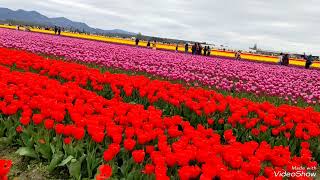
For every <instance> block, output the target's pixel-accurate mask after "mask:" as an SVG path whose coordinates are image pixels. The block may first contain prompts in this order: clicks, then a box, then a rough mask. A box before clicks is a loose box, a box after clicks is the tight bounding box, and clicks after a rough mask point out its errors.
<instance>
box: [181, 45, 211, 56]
mask: <svg viewBox="0 0 320 180" xmlns="http://www.w3.org/2000/svg"><path fill="white" fill-rule="evenodd" d="M202 51H203V55H204V56H210V53H211V48H210V46H205V47H204V48H203V47H202V46H201V44H200V43H194V44H193V45H192V46H191V53H192V54H194V55H202ZM185 52H186V53H188V52H189V45H188V43H187V44H186V45H185Z"/></svg>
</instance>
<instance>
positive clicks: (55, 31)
mask: <svg viewBox="0 0 320 180" xmlns="http://www.w3.org/2000/svg"><path fill="white" fill-rule="evenodd" d="M57 32H58V28H57V26H54V34H57Z"/></svg>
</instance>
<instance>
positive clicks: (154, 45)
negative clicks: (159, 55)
mask: <svg viewBox="0 0 320 180" xmlns="http://www.w3.org/2000/svg"><path fill="white" fill-rule="evenodd" d="M156 43H157V41H156V40H155V41H154V42H153V45H152V48H153V49H154V50H156V49H157V45H156Z"/></svg>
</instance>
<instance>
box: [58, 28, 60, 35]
mask: <svg viewBox="0 0 320 180" xmlns="http://www.w3.org/2000/svg"><path fill="white" fill-rule="evenodd" d="M58 35H59V36H60V35H61V27H59V29H58Z"/></svg>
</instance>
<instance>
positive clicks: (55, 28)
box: [54, 26, 61, 35]
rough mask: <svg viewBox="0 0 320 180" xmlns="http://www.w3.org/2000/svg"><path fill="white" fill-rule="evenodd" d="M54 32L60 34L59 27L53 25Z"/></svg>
mask: <svg viewBox="0 0 320 180" xmlns="http://www.w3.org/2000/svg"><path fill="white" fill-rule="evenodd" d="M54 34H57V35H60V34H61V27H57V26H55V27H54Z"/></svg>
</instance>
